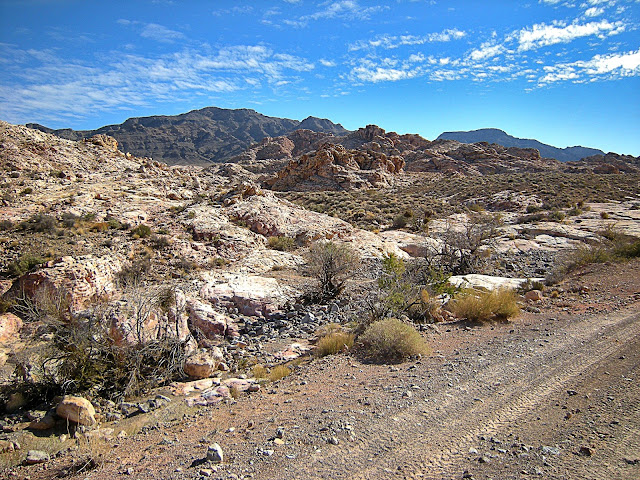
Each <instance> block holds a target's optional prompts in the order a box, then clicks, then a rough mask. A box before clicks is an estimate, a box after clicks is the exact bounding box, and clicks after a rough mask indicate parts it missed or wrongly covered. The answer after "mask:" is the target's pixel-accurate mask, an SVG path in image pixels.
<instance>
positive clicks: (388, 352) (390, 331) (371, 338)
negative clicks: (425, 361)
mask: <svg viewBox="0 0 640 480" xmlns="http://www.w3.org/2000/svg"><path fill="white" fill-rule="evenodd" d="M358 342H359V351H360V353H361V354H362V355H363V356H364V357H366V358H368V359H370V360H373V361H376V362H381V363H385V362H401V361H403V360H405V359H407V358H409V357H411V356H413V355H427V354H428V353H429V352H430V349H429V346H428V345H427V344H426V342H425V340H424V339H423V338H422V337H421V336H420V333H418V331H417V330H416V329H415V328H414V327H412V326H411V325H409V324H406V323H403V322H401V321H400V320H398V319H396V318H386V319H384V320H378V321H377V322H373V323H372V324H371V325H369V326H368V327H367V329H366V330H365V331H364V333H363V334H362V335H361V336H360V337H358Z"/></svg>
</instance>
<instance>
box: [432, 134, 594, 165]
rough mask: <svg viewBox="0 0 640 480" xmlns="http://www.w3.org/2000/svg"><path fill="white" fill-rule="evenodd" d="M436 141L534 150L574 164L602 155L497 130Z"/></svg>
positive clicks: (542, 155) (590, 150) (588, 149)
mask: <svg viewBox="0 0 640 480" xmlns="http://www.w3.org/2000/svg"><path fill="white" fill-rule="evenodd" d="M437 140H456V141H458V142H462V143H478V142H488V143H497V144H499V145H502V146H503V147H517V148H535V149H536V150H538V151H539V152H540V156H541V157H545V158H555V159H556V160H559V161H561V162H575V161H577V160H581V159H583V158H585V157H590V156H592V155H604V152H603V151H602V150H598V149H596V148H588V147H581V146H576V147H566V148H558V147H554V146H552V145H547V144H545V143H542V142H539V141H538V140H533V139H528V138H517V137H512V136H511V135H509V134H508V133H506V132H504V131H502V130H499V129H497V128H482V129H480V130H470V131H468V132H463V131H459V132H444V133H442V134H440V136H438V138H437Z"/></svg>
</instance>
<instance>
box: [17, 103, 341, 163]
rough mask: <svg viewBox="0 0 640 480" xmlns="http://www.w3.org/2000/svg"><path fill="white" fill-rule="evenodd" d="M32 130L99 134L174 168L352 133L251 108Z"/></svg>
mask: <svg viewBox="0 0 640 480" xmlns="http://www.w3.org/2000/svg"><path fill="white" fill-rule="evenodd" d="M27 126H29V127H30V128H34V129H37V130H41V131H44V132H47V133H53V134H54V135H57V136H59V137H63V138H67V139H69V140H80V139H83V138H88V137H91V136H93V135H95V134H97V133H102V134H105V135H110V136H112V137H114V138H115V139H116V140H117V141H118V143H119V145H120V148H121V149H122V150H123V151H125V152H131V153H133V154H134V155H137V156H140V157H152V158H154V159H155V160H159V161H162V162H165V163H168V164H207V163H210V162H220V161H223V160H224V159H227V158H230V157H233V156H234V155H238V154H239V153H240V152H242V151H243V150H244V149H245V148H247V147H249V146H250V145H253V144H255V143H257V142H260V141H261V140H262V139H263V138H265V137H279V136H282V135H286V134H288V133H291V132H294V131H296V130H298V129H300V128H304V129H308V130H312V131H314V132H319V133H331V134H333V135H345V134H347V133H349V132H348V130H345V129H344V128H343V127H342V125H339V124H335V123H333V122H331V121H330V120H327V119H323V118H316V117H308V118H306V119H305V120H303V121H302V122H300V121H298V120H292V119H289V118H277V117H268V116H266V115H263V114H261V113H258V112H256V111H255V110H253V109H250V108H240V109H235V110H230V109H226V108H219V107H205V108H201V109H198V110H191V111H190V112H186V113H182V114H180V115H154V116H149V117H132V118H129V119H127V120H125V121H124V122H123V123H121V124H119V125H107V126H104V127H101V128H99V129H97V130H87V131H75V130H70V129H60V130H52V129H50V128H47V127H44V126H42V125H38V124H29V125H27Z"/></svg>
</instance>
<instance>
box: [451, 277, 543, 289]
mask: <svg viewBox="0 0 640 480" xmlns="http://www.w3.org/2000/svg"><path fill="white" fill-rule="evenodd" d="M529 280H530V281H532V282H542V281H544V278H531V279H527V278H505V277H493V276H491V275H479V274H476V273H471V274H469V275H454V276H452V277H450V278H449V283H450V284H451V285H453V286H454V287H462V288H478V289H481V290H496V289H499V288H509V289H512V290H515V289H517V288H519V287H520V286H521V285H522V284H523V283H527V281H529Z"/></svg>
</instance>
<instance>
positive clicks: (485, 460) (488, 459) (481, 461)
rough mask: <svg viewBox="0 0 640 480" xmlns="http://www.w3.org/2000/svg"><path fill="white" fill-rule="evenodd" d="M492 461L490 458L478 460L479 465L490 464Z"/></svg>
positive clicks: (484, 457)
mask: <svg viewBox="0 0 640 480" xmlns="http://www.w3.org/2000/svg"><path fill="white" fill-rule="evenodd" d="M490 461H491V459H490V458H489V457H486V456H482V457H480V458H478V463H489V462H490Z"/></svg>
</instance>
